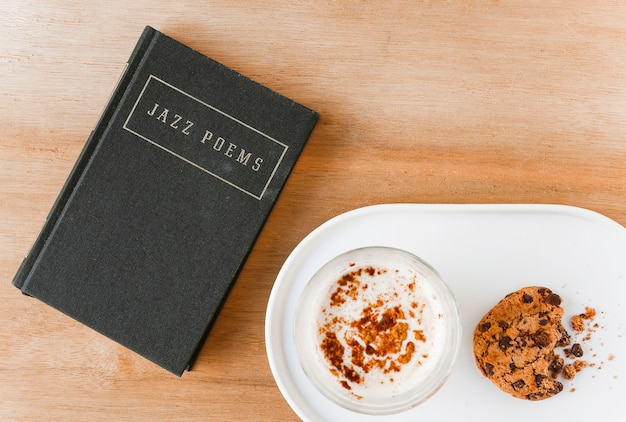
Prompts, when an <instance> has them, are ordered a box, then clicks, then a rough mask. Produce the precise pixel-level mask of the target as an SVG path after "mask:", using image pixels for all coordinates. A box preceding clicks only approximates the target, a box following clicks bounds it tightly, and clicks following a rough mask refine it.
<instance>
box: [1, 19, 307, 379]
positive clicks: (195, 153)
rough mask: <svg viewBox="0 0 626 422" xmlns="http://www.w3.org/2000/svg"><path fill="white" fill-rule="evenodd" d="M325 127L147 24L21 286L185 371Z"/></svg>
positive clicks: (18, 280)
mask: <svg viewBox="0 0 626 422" xmlns="http://www.w3.org/2000/svg"><path fill="white" fill-rule="evenodd" d="M317 119H318V114H317V113H315V112H314V111H312V110H310V109H307V108H306V107H304V106H302V105H299V104H297V103H295V102H294V101H292V100H289V99H287V98H285V97H283V96H281V95H279V94H277V93H275V92H273V91H271V90H270V89H268V88H266V87H264V86H262V85H260V84H258V83H256V82H254V81H252V80H250V79H248V78H246V77H244V76H242V75H241V74H239V73H237V72H235V71H233V70H231V69H229V68H227V67H225V66H223V65H221V64H219V63H217V62H215V61H214V60H211V59H209V58H208V57H206V56H204V55H202V54H200V53H198V52H196V51H194V50H192V49H190V48H188V47H186V46H184V45H182V44H181V43H179V42H177V41H175V40H173V39H172V38H169V37H167V36H166V35H164V34H162V33H160V32H158V31H156V30H154V29H153V28H150V27H147V28H146V29H145V31H144V33H143V34H142V36H141V38H140V40H139V42H138V44H137V46H136V47H135V49H134V51H133V53H132V55H131V56H130V59H129V61H128V66H127V68H126V70H125V71H124V73H123V75H122V77H121V79H120V82H119V84H118V86H117V88H116V90H115V92H114V94H113V96H112V97H111V99H110V101H109V103H108V105H107V107H106V109H105V111H104V113H103V115H102V117H101V119H100V121H99V122H98V124H97V125H96V127H95V129H94V130H93V132H92V134H91V136H90V137H89V139H88V140H87V143H86V145H85V147H84V149H83V151H82V153H81V155H80V157H79V158H78V161H77V162H76V164H75V166H74V168H73V170H72V172H71V174H70V176H69V178H68V180H67V182H66V184H65V186H64V187H63V189H62V191H61V193H60V194H59V197H58V199H57V201H56V202H55V204H54V206H53V208H52V210H51V212H50V214H49V216H48V219H47V221H46V223H45V225H44V227H43V229H42V231H41V233H40V235H39V237H38V238H37V240H36V242H35V244H34V246H33V248H32V250H31V251H30V253H29V255H28V256H27V257H26V259H25V260H24V262H23V264H22V266H21V267H20V269H19V270H18V272H17V274H16V276H15V279H14V281H13V284H14V285H15V286H16V287H18V288H20V289H21V290H22V292H23V293H25V294H27V295H29V296H33V297H35V298H37V299H39V300H41V301H43V302H45V303H47V304H49V305H50V306H53V307H54V308H57V309H58V310H60V311H61V312H63V313H65V314H67V315H69V316H71V317H72V318H74V319H76V320H78V321H80V322H81V323H83V324H85V325H87V326H89V327H91V328H93V329H95V330H96V331H98V332H100V333H102V334H104V335H106V336H108V337H110V338H111V339H113V340H115V341H117V342H118V343H120V344H122V345H124V346H126V347H127V348H129V349H131V350H134V351H135V352H137V353H139V354H141V355H143V356H144V357H146V358H148V359H150V360H152V361H153V362H155V363H156V364H158V365H160V366H162V367H163V368H165V369H167V370H169V371H171V372H172V373H174V374H176V375H178V376H180V375H182V373H183V372H184V371H185V370H188V369H190V366H191V364H192V363H193V361H194V358H195V356H196V354H197V352H198V350H199V348H200V347H201V346H202V343H203V342H204V339H205V338H206V334H207V332H208V330H209V329H210V327H211V325H212V323H213V322H214V321H215V319H216V316H217V314H218V312H219V309H220V307H221V306H222V304H223V302H224V300H225V298H226V296H227V294H228V292H229V290H230V288H231V287H232V285H233V283H234V281H235V279H236V277H237V274H238V273H239V271H240V269H241V267H242V266H243V263H244V261H245V259H246V257H247V255H248V254H249V252H250V250H251V248H252V245H253V243H254V241H255V239H256V238H257V236H258V234H259V232H260V230H261V228H262V226H263V224H264V222H265V220H266V218H267V216H268V214H269V212H270V210H271V208H272V206H273V204H274V202H275V200H276V198H277V196H278V194H279V193H280V191H281V189H282V187H283V185H284V184H285V182H286V180H287V177H288V176H289V174H290V172H291V170H292V168H293V166H294V164H295V162H296V160H297V158H298V156H299V155H300V153H301V151H302V149H303V147H304V144H305V143H306V140H307V139H308V137H309V135H310V133H311V131H312V130H313V127H314V126H315V124H316V122H317ZM33 358H35V357H33Z"/></svg>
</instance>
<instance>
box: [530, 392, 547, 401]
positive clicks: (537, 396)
mask: <svg viewBox="0 0 626 422" xmlns="http://www.w3.org/2000/svg"><path fill="white" fill-rule="evenodd" d="M542 397H543V394H541V393H530V394H529V395H527V396H526V398H527V399H528V400H533V401H534V400H539V399H541V398H542Z"/></svg>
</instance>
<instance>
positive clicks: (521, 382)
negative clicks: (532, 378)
mask: <svg viewBox="0 0 626 422" xmlns="http://www.w3.org/2000/svg"><path fill="white" fill-rule="evenodd" d="M525 385H526V383H525V382H524V380H523V379H519V380H517V381H515V382H514V383H513V384H511V387H513V389H514V390H518V391H519V390H521V389H522V388H524V386H525Z"/></svg>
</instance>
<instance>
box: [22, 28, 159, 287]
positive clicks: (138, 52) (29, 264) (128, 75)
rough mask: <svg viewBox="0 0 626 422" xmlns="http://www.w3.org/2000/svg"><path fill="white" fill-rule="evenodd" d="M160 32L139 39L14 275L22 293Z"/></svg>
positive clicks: (146, 32)
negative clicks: (136, 73)
mask: <svg viewBox="0 0 626 422" xmlns="http://www.w3.org/2000/svg"><path fill="white" fill-rule="evenodd" d="M156 34H158V32H157V31H156V30H154V29H153V28H151V27H149V26H147V27H146V28H145V29H144V31H143V33H142V35H141V37H140V39H139V41H138V42H137V45H136V46H135V49H134V50H133V52H132V54H131V55H130V57H129V59H128V61H127V63H126V66H125V68H124V70H123V72H122V74H121V76H120V79H119V81H118V83H117V86H116V87H115V89H114V91H113V94H112V95H111V98H110V99H109V101H108V103H107V105H106V107H105V109H104V112H103V113H102V115H101V116H100V119H99V120H98V123H97V124H96V126H95V128H94V129H93V130H92V131H91V134H90V135H89V138H88V139H87V142H86V143H85V146H84V147H83V149H82V151H81V153H80V155H79V156H78V159H77V161H76V163H75V164H74V167H73V168H72V171H71V172H70V174H69V176H68V178H67V180H66V182H65V184H64V185H63V188H62V189H61V192H60V193H59V196H58V197H57V199H56V201H55V202H54V204H53V206H52V209H51V210H50V213H49V214H48V217H47V218H46V222H45V223H44V225H43V228H42V229H41V231H40V233H39V235H38V236H37V239H36V240H35V243H34V244H33V246H32V248H31V250H30V252H29V253H28V255H27V256H26V258H25V259H24V260H23V261H22V264H21V265H20V267H19V269H18V270H17V273H16V274H15V277H14V278H13V285H14V286H15V287H17V288H19V289H20V290H22V292H24V289H25V288H26V286H27V284H28V278H29V275H30V273H31V271H32V269H33V267H34V266H35V264H36V262H37V260H38V258H39V256H40V255H41V252H42V251H43V249H44V247H45V245H46V243H47V241H48V238H49V237H50V235H51V233H52V231H53V230H54V227H55V226H56V224H57V222H58V221H59V217H60V216H61V215H62V214H63V210H64V209H65V207H66V205H67V203H68V200H69V199H70V197H71V196H72V193H73V192H74V189H75V188H76V186H77V185H78V182H79V180H80V178H81V176H82V174H83V172H84V170H85V169H86V167H87V166H88V163H89V161H90V160H91V156H92V154H93V152H94V150H95V149H96V147H97V146H98V144H99V143H100V140H101V139H102V134H103V133H104V131H105V130H106V128H107V126H108V124H109V121H110V120H111V117H112V116H113V114H114V113H115V111H116V109H117V107H118V105H119V104H120V101H121V100H122V98H123V96H124V94H125V92H126V89H127V88H128V86H129V85H130V81H131V80H132V78H133V75H134V74H135V71H136V70H137V68H138V67H139V66H140V64H141V62H142V60H143V58H144V56H145V55H146V53H147V52H148V51H149V50H150V48H151V44H152V42H153V40H154V38H155V36H156Z"/></svg>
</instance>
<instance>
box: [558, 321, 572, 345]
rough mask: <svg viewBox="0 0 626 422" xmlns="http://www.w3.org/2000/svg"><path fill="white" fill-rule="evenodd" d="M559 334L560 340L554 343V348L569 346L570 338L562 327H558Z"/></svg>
mask: <svg viewBox="0 0 626 422" xmlns="http://www.w3.org/2000/svg"><path fill="white" fill-rule="evenodd" d="M559 333H560V334H561V338H560V339H559V340H558V341H557V342H556V347H565V346H567V345H568V344H570V341H571V337H570V335H569V333H568V332H567V330H566V329H565V327H563V326H562V325H561V326H560V327H559Z"/></svg>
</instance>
